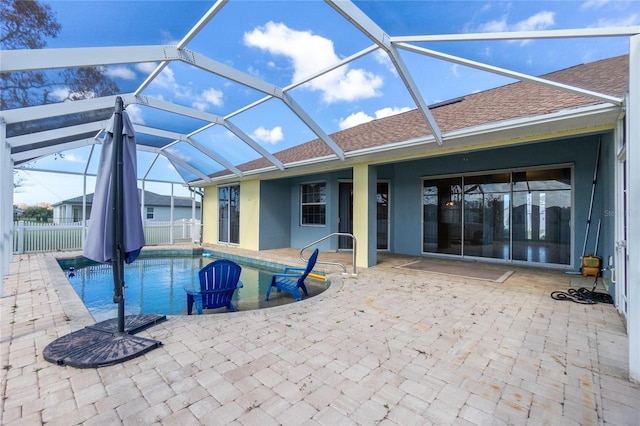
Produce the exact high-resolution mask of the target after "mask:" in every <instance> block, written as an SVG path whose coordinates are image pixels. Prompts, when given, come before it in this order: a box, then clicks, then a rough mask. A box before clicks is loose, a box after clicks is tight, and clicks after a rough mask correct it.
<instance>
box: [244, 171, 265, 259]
mask: <svg viewBox="0 0 640 426" xmlns="http://www.w3.org/2000/svg"><path fill="white" fill-rule="evenodd" d="M260 198H261V197H260V181H259V180H257V179H255V180H246V181H242V182H240V247H242V248H246V249H249V250H258V249H259V243H260Z"/></svg>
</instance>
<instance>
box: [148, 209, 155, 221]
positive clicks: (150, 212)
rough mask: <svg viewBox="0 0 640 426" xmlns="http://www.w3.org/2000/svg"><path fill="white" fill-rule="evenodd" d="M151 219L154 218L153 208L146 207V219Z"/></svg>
mask: <svg viewBox="0 0 640 426" xmlns="http://www.w3.org/2000/svg"><path fill="white" fill-rule="evenodd" d="M153 217H154V213H153V207H147V219H153Z"/></svg>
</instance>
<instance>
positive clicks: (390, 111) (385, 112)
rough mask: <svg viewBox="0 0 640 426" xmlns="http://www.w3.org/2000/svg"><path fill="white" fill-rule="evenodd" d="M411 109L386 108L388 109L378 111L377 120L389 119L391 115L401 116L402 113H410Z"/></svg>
mask: <svg viewBox="0 0 640 426" xmlns="http://www.w3.org/2000/svg"><path fill="white" fill-rule="evenodd" d="M410 109H411V108H409V107H402V108H398V107H393V108H391V107H386V108H382V109H379V110H377V111H376V118H384V117H389V116H391V115H396V114H400V113H401V112H407V111H409V110H410Z"/></svg>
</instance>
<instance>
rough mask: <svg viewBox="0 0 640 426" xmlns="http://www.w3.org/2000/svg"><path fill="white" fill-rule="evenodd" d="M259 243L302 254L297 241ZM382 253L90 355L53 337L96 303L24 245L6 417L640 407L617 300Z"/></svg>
mask: <svg viewBox="0 0 640 426" xmlns="http://www.w3.org/2000/svg"><path fill="white" fill-rule="evenodd" d="M240 252H241V251H240ZM254 254H255V253H254ZM259 255H260V257H262V258H265V259H272V260H280V261H283V262H285V263H290V264H299V263H301V262H300V261H299V259H296V257H297V252H294V251H291V250H288V251H287V250H281V251H278V250H276V251H268V252H261V253H260V254H259ZM331 256H332V255H331V254H325V256H324V257H325V258H327V257H331ZM322 257H323V253H321V255H320V258H321V259H322ZM380 261H381V262H380V264H379V265H377V266H376V267H373V268H369V269H366V270H360V271H359V274H358V276H357V277H356V278H352V277H348V276H347V277H343V276H341V274H340V273H339V272H335V269H334V270H333V273H331V274H330V278H331V280H332V286H331V287H330V288H329V289H328V290H327V291H326V292H324V293H322V294H321V295H319V296H316V297H314V298H311V299H308V300H304V301H302V302H299V303H295V304H290V305H285V306H280V307H276V308H270V309H263V310H257V311H246V312H237V313H223V314H214V315H203V316H189V317H187V316H171V317H169V320H168V321H166V322H164V323H161V324H159V325H156V326H154V327H152V328H150V329H147V330H146V331H143V332H141V333H139V334H138V335H139V336H143V337H150V338H153V339H158V340H160V341H162V342H163V346H162V347H160V348H158V349H154V350H152V351H150V352H148V353H147V354H145V355H143V356H141V357H138V358H135V359H133V360H130V361H127V362H125V363H122V364H117V365H114V366H110V367H103V368H98V369H75V368H73V367H61V366H57V365H54V364H51V363H48V362H47V361H45V360H44V359H43V358H42V350H43V348H44V347H45V346H46V345H47V344H48V343H50V342H51V341H53V340H55V339H56V338H57V337H60V336H62V335H65V334H68V333H69V332H71V331H74V330H77V329H80V328H83V327H84V326H86V325H89V324H90V323H92V322H93V320H92V318H91V316H90V315H89V314H88V312H87V311H86V309H85V308H84V305H83V304H82V303H81V302H80V301H79V299H78V298H77V297H76V296H75V292H74V291H73V289H72V288H71V286H70V285H69V284H68V283H67V280H66V277H65V275H64V273H63V272H62V271H61V270H60V268H58V267H57V264H56V262H55V259H54V256H53V255H52V254H37V255H22V256H15V257H14V261H13V262H12V264H11V271H10V275H9V276H8V277H6V278H5V280H4V283H3V295H2V296H3V297H2V300H1V309H2V311H1V312H2V319H1V323H2V324H1V325H2V328H1V331H2V336H1V348H0V355H1V357H2V361H1V364H2V367H3V368H2V371H1V374H2V384H1V385H2V407H1V408H2V419H1V420H0V423H1V424H2V425H7V426H8V425H39V424H45V423H46V424H47V425H71V424H80V423H82V424H84V425H112V424H113V425H117V424H125V425H143V424H163V425H192V424H194V425H195V424H221V425H223V424H224V425H227V424H242V425H271V424H273V425H276V424H282V425H295V424H320V425H374V424H381V425H386V424H388V425H394V424H398V425H425V424H437V425H446V424H456V425H464V424H469V425H471V424H474V425H502V424H514V425H520V424H534V425H535V424H553V425H598V424H611V425H637V424H639V423H640V386H638V385H636V384H632V383H630V382H629V381H628V380H627V376H628V371H627V365H628V361H627V351H628V349H627V343H628V342H627V338H626V335H625V331H624V326H623V322H622V320H621V318H620V316H619V314H618V312H617V311H616V309H615V307H613V306H612V305H607V304H596V305H580V304H575V303H571V302H562V301H555V300H553V299H551V298H550V297H549V293H550V292H551V291H553V290H561V289H566V288H568V286H569V283H570V280H571V276H569V275H567V274H563V273H562V272H559V271H550V270H540V269H533V268H512V269H514V270H515V273H514V274H513V275H511V276H510V277H509V278H508V279H507V280H506V281H505V282H503V283H494V282H488V281H479V280H473V279H468V278H459V277H451V276H446V275H436V274H428V273H425V272H421V271H412V270H407V269H398V268H395V266H397V265H399V264H401V263H406V262H407V258H400V257H394V256H381V257H380ZM328 270H330V268H328Z"/></svg>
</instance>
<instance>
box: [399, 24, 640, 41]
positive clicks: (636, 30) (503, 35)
mask: <svg viewBox="0 0 640 426" xmlns="http://www.w3.org/2000/svg"><path fill="white" fill-rule="evenodd" d="M635 34H640V26H630V27H609V28H578V29H568V30H541V31H510V32H497V33H466V34H436V35H416V36H400V37H391V42H392V43H404V42H407V43H422V42H442V41H482V40H530V39H545V38H584V37H625V36H633V35H635Z"/></svg>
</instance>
